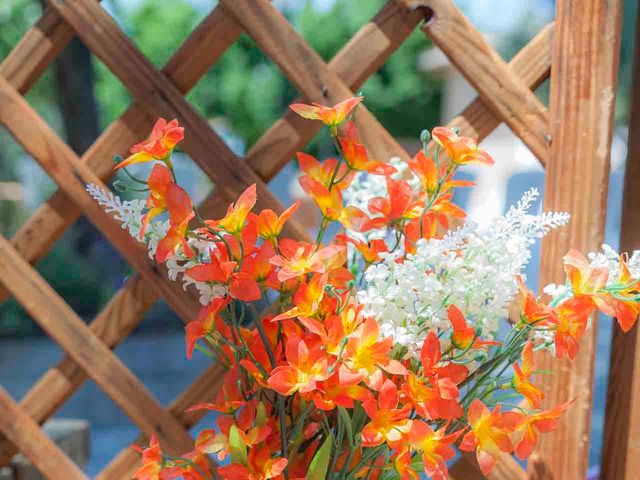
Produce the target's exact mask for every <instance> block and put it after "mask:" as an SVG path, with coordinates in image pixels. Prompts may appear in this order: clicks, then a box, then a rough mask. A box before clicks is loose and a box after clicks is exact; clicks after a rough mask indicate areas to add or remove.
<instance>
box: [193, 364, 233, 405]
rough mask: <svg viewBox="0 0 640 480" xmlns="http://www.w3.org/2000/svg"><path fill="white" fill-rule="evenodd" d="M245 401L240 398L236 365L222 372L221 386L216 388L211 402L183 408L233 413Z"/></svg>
mask: <svg viewBox="0 0 640 480" xmlns="http://www.w3.org/2000/svg"><path fill="white" fill-rule="evenodd" d="M245 403H246V402H245V401H244V399H243V398H242V392H241V391H240V385H239V384H238V367H236V366H233V367H231V368H230V369H229V370H227V372H226V373H225V374H224V381H223V383H222V388H221V389H220V390H218V393H217V394H216V398H215V401H214V402H213V403H199V404H197V405H192V406H191V407H189V408H187V410H185V411H186V412H187V413H188V412H196V411H198V410H212V411H215V412H220V413H224V414H227V415H233V414H234V413H235V412H236V411H237V410H238V409H239V408H240V407H242V406H243V405H244V404H245Z"/></svg>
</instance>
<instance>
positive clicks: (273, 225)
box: [257, 200, 301, 241]
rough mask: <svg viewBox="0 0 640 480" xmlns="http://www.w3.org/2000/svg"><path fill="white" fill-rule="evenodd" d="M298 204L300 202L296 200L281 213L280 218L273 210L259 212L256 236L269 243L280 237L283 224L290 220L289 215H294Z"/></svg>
mask: <svg viewBox="0 0 640 480" xmlns="http://www.w3.org/2000/svg"><path fill="white" fill-rule="evenodd" d="M300 203H301V202H300V200H298V201H297V202H295V203H294V204H293V205H291V206H290V207H289V208H287V209H286V210H285V211H284V212H282V215H280V216H278V214H277V213H276V212H274V211H273V210H269V209H268V208H267V209H266V210H263V211H261V212H260V213H259V214H258V221H257V224H258V235H260V236H261V237H262V238H264V239H265V240H271V241H273V240H275V239H276V238H278V237H279V236H280V233H281V232H282V227H284V224H285V223H286V222H287V220H289V219H290V218H291V215H293V214H294V213H295V211H296V210H297V209H298V207H299V206H300Z"/></svg>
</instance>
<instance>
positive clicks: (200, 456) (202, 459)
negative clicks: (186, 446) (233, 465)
mask: <svg viewBox="0 0 640 480" xmlns="http://www.w3.org/2000/svg"><path fill="white" fill-rule="evenodd" d="M182 458H184V459H185V460H186V462H184V461H183V462H180V463H181V464H180V473H181V475H182V477H181V478H182V480H209V478H211V470H210V469H209V459H208V458H207V456H206V455H204V453H203V452H201V451H199V450H194V451H193V452H189V453H187V454H185V455H182Z"/></svg>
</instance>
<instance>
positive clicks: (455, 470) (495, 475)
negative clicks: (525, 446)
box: [449, 452, 527, 480]
mask: <svg viewBox="0 0 640 480" xmlns="http://www.w3.org/2000/svg"><path fill="white" fill-rule="evenodd" d="M484 478H486V479H488V480H525V479H526V478H527V472H526V471H525V469H524V468H522V467H521V466H520V464H519V463H518V461H517V460H516V459H515V458H514V457H513V456H511V455H505V454H503V455H501V457H500V460H499V462H498V463H497V464H496V465H495V467H493V469H492V470H491V471H490V472H489V475H487V476H486V477H485V476H484V475H482V472H481V471H480V467H478V461H477V460H476V455H475V453H473V452H462V455H461V456H460V457H459V458H458V460H456V462H455V463H454V464H453V465H452V466H451V468H449V479H450V480H473V479H478V480H481V479H484Z"/></svg>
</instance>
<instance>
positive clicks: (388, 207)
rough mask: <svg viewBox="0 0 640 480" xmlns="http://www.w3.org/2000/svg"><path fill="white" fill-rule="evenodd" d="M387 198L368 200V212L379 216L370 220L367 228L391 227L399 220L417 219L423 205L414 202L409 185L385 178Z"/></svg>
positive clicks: (401, 181) (402, 181)
mask: <svg viewBox="0 0 640 480" xmlns="http://www.w3.org/2000/svg"><path fill="white" fill-rule="evenodd" d="M386 182H387V195H388V196H387V197H375V198H372V199H371V200H369V211H370V212H371V213H373V214H374V215H376V214H377V215H379V216H378V217H375V218H373V219H371V222H370V223H371V225H370V226H368V228H380V227H383V226H385V225H393V224H394V223H397V222H399V221H401V220H407V219H412V218H417V217H419V216H420V214H421V213H422V210H423V208H424V205H423V204H422V203H420V202H416V201H414V199H413V197H414V193H413V189H412V188H411V185H409V184H408V183H407V182H405V181H404V180H393V179H392V178H390V177H386Z"/></svg>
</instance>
